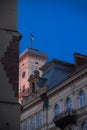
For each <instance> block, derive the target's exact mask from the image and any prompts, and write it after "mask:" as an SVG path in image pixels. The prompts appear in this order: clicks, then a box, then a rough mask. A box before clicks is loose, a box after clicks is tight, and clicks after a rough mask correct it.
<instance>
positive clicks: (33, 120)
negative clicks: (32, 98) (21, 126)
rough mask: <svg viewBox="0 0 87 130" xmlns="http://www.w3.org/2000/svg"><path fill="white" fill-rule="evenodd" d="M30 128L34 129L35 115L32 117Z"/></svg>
mask: <svg viewBox="0 0 87 130" xmlns="http://www.w3.org/2000/svg"><path fill="white" fill-rule="evenodd" d="M32 130H35V117H33V118H32Z"/></svg>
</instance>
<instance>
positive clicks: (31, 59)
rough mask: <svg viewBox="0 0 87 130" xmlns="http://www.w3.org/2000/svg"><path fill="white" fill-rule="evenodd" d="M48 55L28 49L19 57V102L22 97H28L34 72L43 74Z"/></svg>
mask: <svg viewBox="0 0 87 130" xmlns="http://www.w3.org/2000/svg"><path fill="white" fill-rule="evenodd" d="M46 60H47V55H46V54H43V53H42V52H40V51H38V50H35V49H32V48H29V49H26V50H25V51H24V52H23V53H22V54H21V55H20V57H19V102H21V101H22V97H23V96H26V95H28V91H29V82H28V79H29V77H30V75H31V74H33V73H34V70H38V71H39V73H40V75H41V74H42V72H41V70H40V67H41V66H43V65H44V64H45V62H46Z"/></svg>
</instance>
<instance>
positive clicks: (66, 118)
mask: <svg viewBox="0 0 87 130" xmlns="http://www.w3.org/2000/svg"><path fill="white" fill-rule="evenodd" d="M76 116H77V113H76V110H73V109H67V110H65V111H63V112H62V113H60V114H59V115H56V116H55V117H54V119H53V121H54V123H55V125H56V126H57V127H59V128H61V129H62V130H64V128H65V127H66V126H68V125H69V124H73V123H76Z"/></svg>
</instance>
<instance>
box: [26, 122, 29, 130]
mask: <svg viewBox="0 0 87 130" xmlns="http://www.w3.org/2000/svg"><path fill="white" fill-rule="evenodd" d="M25 128H26V129H25V130H29V120H26V122H25Z"/></svg>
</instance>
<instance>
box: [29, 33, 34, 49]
mask: <svg viewBox="0 0 87 130" xmlns="http://www.w3.org/2000/svg"><path fill="white" fill-rule="evenodd" d="M33 40H34V36H33V35H32V31H30V48H32V41H33Z"/></svg>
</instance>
